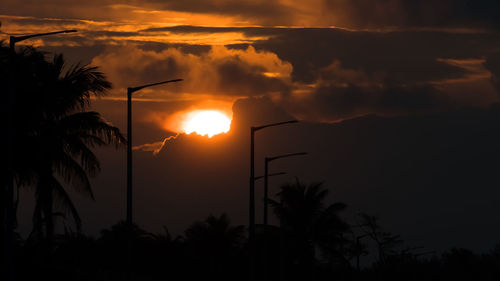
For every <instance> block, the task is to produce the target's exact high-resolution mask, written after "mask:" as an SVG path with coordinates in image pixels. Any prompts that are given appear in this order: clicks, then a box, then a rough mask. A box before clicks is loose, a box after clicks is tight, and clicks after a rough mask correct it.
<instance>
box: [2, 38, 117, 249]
mask: <svg viewBox="0 0 500 281" xmlns="http://www.w3.org/2000/svg"><path fill="white" fill-rule="evenodd" d="M0 59H1V61H2V67H1V71H2V73H1V74H6V75H5V76H3V79H8V80H7V81H2V82H5V83H3V85H7V86H8V90H9V91H13V92H14V94H15V101H14V103H13V104H7V103H5V102H3V104H2V115H3V114H6V112H7V110H10V112H11V114H12V117H13V122H14V129H13V130H14V135H13V138H14V141H13V148H12V149H13V150H14V153H15V157H14V159H15V160H14V163H13V169H14V175H15V178H16V182H17V185H18V186H34V187H35V189H34V190H35V198H36V204H35V209H34V214H33V232H32V235H31V237H38V238H42V237H44V238H46V239H47V241H51V240H52V239H53V236H54V213H56V212H57V211H61V212H62V213H63V214H69V215H71V217H72V218H73V220H74V222H75V223H76V227H77V229H78V230H79V229H80V227H81V219H80V217H79V215H78V212H77V210H76V208H75V206H74V204H73V202H72V200H71V198H70V197H69V195H68V193H67V192H66V189H65V188H66V187H72V188H74V189H75V190H76V191H78V192H80V193H82V194H84V195H86V196H88V197H90V198H92V199H94V196H93V192H92V188H91V185H90V182H89V178H88V177H89V176H93V175H95V174H96V173H97V172H98V171H99V170H100V166H99V161H98V159H97V157H96V155H95V154H94V153H93V152H92V148H93V147H96V146H104V145H108V144H114V145H117V146H118V145H120V144H123V143H124V142H125V138H124V137H123V136H122V135H121V133H120V131H119V130H118V128H116V127H114V126H112V125H110V124H109V123H107V122H106V121H105V120H104V119H102V117H101V116H100V115H99V113H97V112H92V111H86V110H87V109H88V107H89V105H90V100H91V97H93V96H94V97H98V96H102V95H104V94H105V92H106V90H108V89H110V88H111V84H110V83H109V82H108V81H107V80H106V78H105V77H104V75H103V74H102V73H101V72H99V71H98V69H97V67H93V66H88V65H79V64H77V65H74V66H70V67H67V66H66V64H65V60H64V58H63V56H62V55H55V56H54V57H53V59H52V60H48V59H47V54H45V53H43V52H40V51H38V50H36V49H34V48H31V47H26V48H22V49H21V50H20V51H19V52H16V53H14V52H10V51H8V50H7V49H6V48H5V47H3V48H2V52H1V58H0ZM3 79H2V80H3ZM7 107H10V108H9V109H7ZM4 176H5V175H4Z"/></svg>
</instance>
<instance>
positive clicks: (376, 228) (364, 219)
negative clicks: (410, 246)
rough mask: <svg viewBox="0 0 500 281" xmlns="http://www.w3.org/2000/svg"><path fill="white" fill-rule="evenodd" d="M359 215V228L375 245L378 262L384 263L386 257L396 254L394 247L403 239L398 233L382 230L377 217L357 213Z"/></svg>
mask: <svg viewBox="0 0 500 281" xmlns="http://www.w3.org/2000/svg"><path fill="white" fill-rule="evenodd" d="M359 216H360V217H361V223H360V227H361V229H362V230H363V232H364V234H365V235H366V236H368V237H370V238H371V239H372V240H373V241H374V242H375V244H376V246H377V252H378V262H379V264H385V263H386V262H387V258H388V257H390V256H394V255H397V254H398V253H397V252H396V251H395V247H396V246H398V245H400V244H401V243H402V242H403V240H402V239H401V237H400V236H399V235H394V234H391V233H390V232H385V231H383V230H382V228H381V227H380V225H379V223H378V218H377V217H375V216H370V215H368V214H363V213H362V214H359Z"/></svg>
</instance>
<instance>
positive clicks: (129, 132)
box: [127, 79, 183, 278]
mask: <svg viewBox="0 0 500 281" xmlns="http://www.w3.org/2000/svg"><path fill="white" fill-rule="evenodd" d="M182 80H183V79H173V80H167V81H162V82H158V83H152V84H146V85H142V86H138V87H133V88H127V229H128V235H127V263H128V267H127V270H128V271H129V278H130V277H131V275H130V270H131V266H132V94H133V93H134V92H137V91H139V90H142V89H144V88H148V87H152V86H157V85H163V84H167V83H173V82H179V81H182Z"/></svg>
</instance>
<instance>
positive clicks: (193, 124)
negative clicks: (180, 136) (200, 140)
mask: <svg viewBox="0 0 500 281" xmlns="http://www.w3.org/2000/svg"><path fill="white" fill-rule="evenodd" d="M183 127H184V131H185V132H186V133H187V134H191V133H193V132H194V133H197V134H198V135H202V136H204V135H207V136H208V137H209V138H211V137H213V136H214V135H217V134H221V133H227V132H228V131H229V128H230V127H231V120H230V119H229V118H228V117H227V116H226V115H224V114H222V113H221V112H219V111H215V110H198V111H193V112H190V113H189V114H188V116H187V118H186V120H185V121H184V126H183Z"/></svg>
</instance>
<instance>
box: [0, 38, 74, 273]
mask: <svg viewBox="0 0 500 281" xmlns="http://www.w3.org/2000/svg"><path fill="white" fill-rule="evenodd" d="M72 32H77V31H76V30H74V29H71V30H61V31H55V32H47V33H37V34H30V35H24V36H10V38H9V48H10V55H11V60H10V61H11V62H10V63H11V66H13V64H14V62H13V61H14V54H15V52H16V43H17V42H21V41H23V40H26V39H30V38H33V37H40V36H47V35H54V34H59V33H72ZM11 73H13V71H12V72H11ZM11 75H12V74H11ZM13 80H14V79H11V81H13ZM8 88H9V98H8V104H9V106H8V109H7V131H8V133H7V198H6V217H7V218H6V231H7V235H6V239H5V241H6V244H7V245H6V255H7V259H6V260H7V261H6V265H7V280H14V216H15V214H14V167H13V164H12V159H13V155H12V153H13V151H12V144H13V141H14V125H13V122H12V121H13V116H12V108H13V107H14V100H15V93H14V87H13V86H12V85H11V84H9V87H8Z"/></svg>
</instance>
